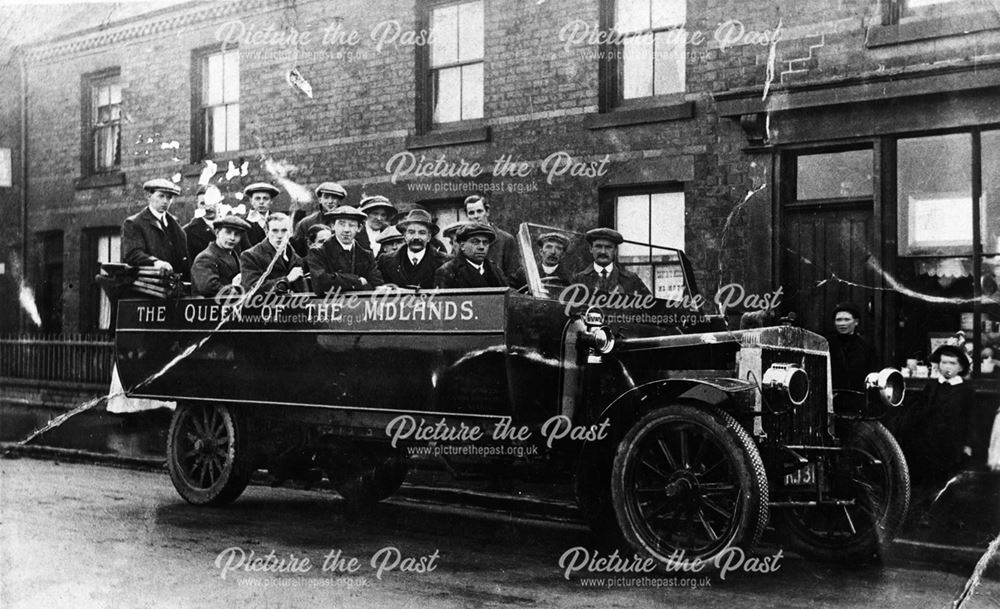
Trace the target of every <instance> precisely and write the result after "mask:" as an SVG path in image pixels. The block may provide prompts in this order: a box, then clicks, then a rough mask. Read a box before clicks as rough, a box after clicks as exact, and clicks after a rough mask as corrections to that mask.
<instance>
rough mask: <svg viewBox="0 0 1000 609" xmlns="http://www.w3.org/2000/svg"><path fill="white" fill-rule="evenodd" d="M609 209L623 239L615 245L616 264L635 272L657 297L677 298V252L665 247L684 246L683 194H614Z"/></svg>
mask: <svg viewBox="0 0 1000 609" xmlns="http://www.w3.org/2000/svg"><path fill="white" fill-rule="evenodd" d="M613 208H614V225H615V229H616V230H618V232H620V233H621V234H622V236H623V237H624V238H625V239H626V240H627V242H626V243H622V244H621V245H620V246H619V247H618V263H619V264H621V265H622V266H623V267H626V268H628V269H629V270H630V271H632V272H634V273H636V274H637V275H639V277H640V278H641V279H642V280H643V282H644V283H645V284H646V286H648V287H649V288H650V290H651V291H652V292H653V295H654V296H656V297H657V298H666V299H676V298H679V297H680V296H681V295H682V294H683V289H684V272H683V269H682V268H681V265H680V261H679V258H678V256H677V253H676V252H675V251H673V250H672V249H667V248H676V249H679V250H683V249H684V227H685V206H684V193H683V192H682V191H667V192H641V193H634V194H633V193H623V194H618V195H615V196H614V197H613ZM628 241H632V242H634V243H629V242H628ZM647 244H651V245H647ZM656 246H661V247H656Z"/></svg>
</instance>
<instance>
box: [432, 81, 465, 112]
mask: <svg viewBox="0 0 1000 609" xmlns="http://www.w3.org/2000/svg"><path fill="white" fill-rule="evenodd" d="M461 104H462V69H461V68H445V69H443V70H436V71H435V72H434V122H435V123H450V122H454V121H457V120H461V118H462V116H461V110H462V105H461Z"/></svg>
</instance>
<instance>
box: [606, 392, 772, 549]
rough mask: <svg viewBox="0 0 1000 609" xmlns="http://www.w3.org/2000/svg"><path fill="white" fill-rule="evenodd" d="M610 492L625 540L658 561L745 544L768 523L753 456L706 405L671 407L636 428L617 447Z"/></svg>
mask: <svg viewBox="0 0 1000 609" xmlns="http://www.w3.org/2000/svg"><path fill="white" fill-rule="evenodd" d="M611 495H612V501H613V503H614V508H615V514H616V517H617V520H618V525H619V527H620V528H621V532H622V534H623V535H624V537H625V539H626V540H627V541H628V542H629V543H630V544H631V545H632V546H633V547H634V548H635V549H636V550H639V551H640V552H643V553H645V554H647V555H649V556H651V557H652V558H655V559H657V560H659V561H661V562H667V561H668V560H669V559H670V556H671V555H672V554H674V553H675V552H683V556H684V559H685V560H690V559H695V558H700V559H702V560H711V559H712V558H713V557H715V556H717V555H718V554H719V553H720V552H722V551H723V550H725V549H726V548H727V547H729V546H732V545H737V546H743V547H745V548H749V547H752V546H754V545H756V543H757V542H758V541H759V539H760V536H761V534H762V533H763V531H764V527H765V526H766V525H767V518H768V486H767V476H766V475H765V473H764V465H763V462H762V461H761V458H760V453H759V452H758V450H757V447H756V445H755V444H754V443H753V440H752V439H751V438H750V436H749V434H747V432H746V430H744V429H743V428H742V427H740V425H739V423H737V422H736V421H735V420H734V419H733V418H732V417H731V416H730V415H728V414H727V413H725V412H721V411H717V410H713V409H711V408H708V407H702V406H694V405H687V404H679V405H673V406H669V407H666V408H663V409H660V410H656V411H653V412H651V413H649V414H648V415H646V416H645V417H644V418H643V419H641V420H640V421H639V422H638V423H636V424H635V426H633V427H632V429H631V430H629V432H628V433H627V434H626V435H625V437H624V438H623V439H622V442H621V444H619V446H618V451H617V454H616V455H615V460H614V467H613V469H612V473H611ZM674 558H675V559H676V558H677V555H675V556H674Z"/></svg>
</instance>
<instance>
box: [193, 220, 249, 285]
mask: <svg viewBox="0 0 1000 609" xmlns="http://www.w3.org/2000/svg"><path fill="white" fill-rule="evenodd" d="M248 228H250V225H249V224H247V222H246V220H243V219H242V218H240V217H238V216H226V217H225V218H219V219H218V220H216V221H215V223H214V224H213V225H212V229H213V230H214V231H215V241H213V242H211V243H209V244H208V246H207V247H206V248H205V250H204V251H202V252H201V253H199V254H198V256H197V257H195V259H194V263H192V264H191V284H192V286H193V288H194V293H195V294H196V295H198V296H205V297H208V298H211V297H213V296H215V295H216V294H218V293H219V290H221V289H222V288H223V287H224V286H227V285H230V284H232V283H233V279H234V278H235V277H236V276H237V275H239V274H240V259H239V255H238V254H237V253H236V246H237V245H239V243H240V239H241V238H242V237H243V236H245V235H246V233H247V229H248Z"/></svg>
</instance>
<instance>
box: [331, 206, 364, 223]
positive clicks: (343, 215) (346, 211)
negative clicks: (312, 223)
mask: <svg viewBox="0 0 1000 609" xmlns="http://www.w3.org/2000/svg"><path fill="white" fill-rule="evenodd" d="M323 219H324V220H328V221H330V222H333V221H335V220H355V221H357V222H360V223H362V224H364V222H365V221H366V220H367V219H368V215H367V214H365V212H363V211H361V210H359V209H358V208H356V207H351V206H350V205H341V206H339V207H337V208H336V209H334V210H333V211H331V212H330V213H326V214H323Z"/></svg>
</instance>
